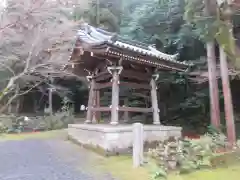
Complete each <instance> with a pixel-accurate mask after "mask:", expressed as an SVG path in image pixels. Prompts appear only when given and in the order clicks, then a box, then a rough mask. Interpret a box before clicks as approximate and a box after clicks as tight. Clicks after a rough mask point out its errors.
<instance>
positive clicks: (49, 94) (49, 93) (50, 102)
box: [48, 88, 53, 116]
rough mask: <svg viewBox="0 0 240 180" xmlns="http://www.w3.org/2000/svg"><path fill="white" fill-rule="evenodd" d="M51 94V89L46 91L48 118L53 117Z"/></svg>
mask: <svg viewBox="0 0 240 180" xmlns="http://www.w3.org/2000/svg"><path fill="white" fill-rule="evenodd" d="M52 92H53V88H49V89H48V105H49V106H48V109H49V113H50V116H52V115H53V108H52Z"/></svg>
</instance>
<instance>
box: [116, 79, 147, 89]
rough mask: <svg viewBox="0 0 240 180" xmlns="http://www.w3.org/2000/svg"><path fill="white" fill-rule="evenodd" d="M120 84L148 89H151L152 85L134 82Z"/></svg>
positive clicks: (121, 83)
mask: <svg viewBox="0 0 240 180" xmlns="http://www.w3.org/2000/svg"><path fill="white" fill-rule="evenodd" d="M120 86H129V87H131V88H132V89H148V90H150V89H151V87H150V86H149V85H148V84H138V83H133V82H124V81H123V82H120Z"/></svg>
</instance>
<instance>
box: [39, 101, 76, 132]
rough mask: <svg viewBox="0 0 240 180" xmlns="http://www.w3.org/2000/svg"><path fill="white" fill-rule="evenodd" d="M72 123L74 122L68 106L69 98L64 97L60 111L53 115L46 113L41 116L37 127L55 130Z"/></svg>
mask: <svg viewBox="0 0 240 180" xmlns="http://www.w3.org/2000/svg"><path fill="white" fill-rule="evenodd" d="M72 123H74V116H73V114H72V109H71V108H70V106H69V100H68V99H67V98H64V99H63V107H62V111H60V112H57V113H55V114H54V115H47V116H45V117H43V119H42V120H41V123H40V124H39V127H38V128H40V129H45V130H57V129H63V128H67V126H68V124H72Z"/></svg>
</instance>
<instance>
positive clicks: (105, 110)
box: [91, 107, 111, 112]
mask: <svg viewBox="0 0 240 180" xmlns="http://www.w3.org/2000/svg"><path fill="white" fill-rule="evenodd" d="M91 110H92V111H95V112H96V111H98V112H110V111H111V108H110V107H94V108H91Z"/></svg>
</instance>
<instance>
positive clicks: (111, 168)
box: [98, 156, 240, 180]
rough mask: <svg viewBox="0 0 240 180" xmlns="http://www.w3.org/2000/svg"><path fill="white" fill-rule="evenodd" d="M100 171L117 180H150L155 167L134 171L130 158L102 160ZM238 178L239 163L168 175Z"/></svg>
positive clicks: (172, 178)
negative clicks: (109, 174) (184, 173)
mask: <svg viewBox="0 0 240 180" xmlns="http://www.w3.org/2000/svg"><path fill="white" fill-rule="evenodd" d="M98 164H99V167H100V169H101V170H104V171H107V172H110V173H111V174H112V175H113V176H114V177H116V178H117V179H119V180H132V179H137V180H150V179H151V177H152V175H153V173H154V170H155V167H154V166H152V165H151V164H146V165H145V166H144V167H140V168H136V169H134V168H133V167H132V159H131V157H130V156H118V157H109V158H102V159H101V160H100V161H99V162H98ZM239 177H240V163H239V164H235V165H232V166H226V167H224V168H217V169H212V170H201V171H197V172H193V173H190V174H186V175H179V174H170V175H169V176H168V180H208V179H209V180H226V179H229V180H238V179H239Z"/></svg>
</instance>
